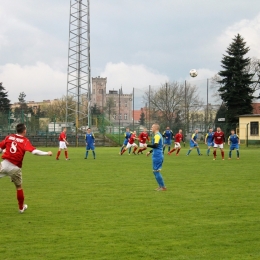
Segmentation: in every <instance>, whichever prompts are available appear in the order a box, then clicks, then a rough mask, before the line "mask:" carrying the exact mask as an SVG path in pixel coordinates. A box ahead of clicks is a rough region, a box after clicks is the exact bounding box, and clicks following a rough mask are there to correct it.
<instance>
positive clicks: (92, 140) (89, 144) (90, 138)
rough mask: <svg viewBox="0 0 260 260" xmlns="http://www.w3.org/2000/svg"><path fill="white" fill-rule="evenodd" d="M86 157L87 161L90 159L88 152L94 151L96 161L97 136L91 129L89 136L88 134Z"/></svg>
mask: <svg viewBox="0 0 260 260" xmlns="http://www.w3.org/2000/svg"><path fill="white" fill-rule="evenodd" d="M85 140H86V156H85V159H88V151H89V150H92V154H93V157H94V159H96V153H95V136H94V134H93V133H92V132H91V129H90V128H88V129H87V134H86V138H85Z"/></svg>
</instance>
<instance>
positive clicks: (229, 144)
mask: <svg viewBox="0 0 260 260" xmlns="http://www.w3.org/2000/svg"><path fill="white" fill-rule="evenodd" d="M228 145H230V136H229V137H228Z"/></svg>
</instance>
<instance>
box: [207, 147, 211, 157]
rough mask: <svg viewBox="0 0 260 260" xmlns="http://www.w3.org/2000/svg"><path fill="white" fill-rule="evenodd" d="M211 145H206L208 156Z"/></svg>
mask: <svg viewBox="0 0 260 260" xmlns="http://www.w3.org/2000/svg"><path fill="white" fill-rule="evenodd" d="M210 148H211V146H210V145H208V150H207V156H209V153H210Z"/></svg>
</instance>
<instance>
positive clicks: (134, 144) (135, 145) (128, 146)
mask: <svg viewBox="0 0 260 260" xmlns="http://www.w3.org/2000/svg"><path fill="white" fill-rule="evenodd" d="M132 146H134V147H138V146H137V144H136V143H133V144H130V143H129V142H128V143H127V146H126V149H128V148H130V147H132Z"/></svg>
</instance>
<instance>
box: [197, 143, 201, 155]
mask: <svg viewBox="0 0 260 260" xmlns="http://www.w3.org/2000/svg"><path fill="white" fill-rule="evenodd" d="M196 149H197V153H198V155H202V154H201V153H200V147H199V146H198V145H196Z"/></svg>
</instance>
